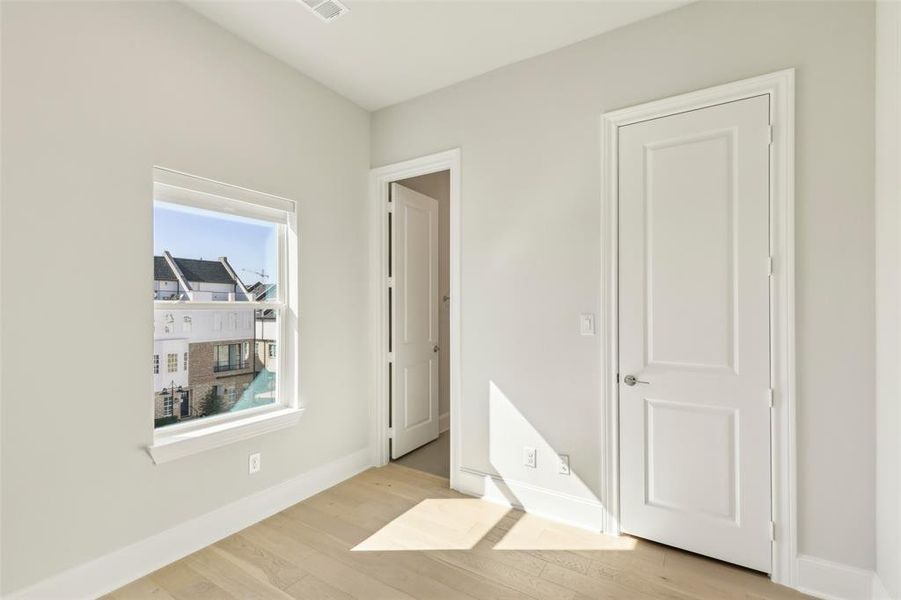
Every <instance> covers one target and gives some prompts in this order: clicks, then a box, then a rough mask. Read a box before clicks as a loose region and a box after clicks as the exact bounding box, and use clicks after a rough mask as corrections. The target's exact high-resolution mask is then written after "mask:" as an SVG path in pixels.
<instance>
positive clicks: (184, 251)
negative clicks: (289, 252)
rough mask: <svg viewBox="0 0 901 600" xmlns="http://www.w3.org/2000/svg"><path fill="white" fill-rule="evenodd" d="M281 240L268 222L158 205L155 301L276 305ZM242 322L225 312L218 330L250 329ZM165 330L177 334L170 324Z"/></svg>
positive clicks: (155, 215) (237, 315) (187, 327)
mask: <svg viewBox="0 0 901 600" xmlns="http://www.w3.org/2000/svg"><path fill="white" fill-rule="evenodd" d="M278 236H279V227H278V225H277V224H275V223H271V222H269V221H260V220H257V219H251V218H247V217H241V216H236V215H230V214H226V213H218V212H214V211H209V210H202V209H198V208H190V207H186V206H180V205H178V204H170V203H167V202H155V203H154V206H153V255H154V256H153V297H154V300H190V301H194V302H216V301H235V302H246V301H248V300H256V301H261V302H265V301H274V300H278V284H279V281H278V264H277V263H278ZM241 318H242V317H241V315H240V313H238V312H234V311H228V312H225V311H223V314H221V315H219V318H218V321H217V323H216V325H217V327H218V328H222V329H231V330H235V329H238V328H239V327H241V326H244V327H246V326H247V324H246V323H239V322H238V320H239V319H241ZM192 325H193V323H191V324H189V325H185V326H183V327H182V330H183V331H184V332H186V333H187V332H190V329H191V326H192ZM162 328H164V329H165V328H168V329H170V330H171V331H169V332H168V333H174V331H175V329H176V328H175V327H174V323H173V322H171V321H170V322H168V323H164V324H163V326H162Z"/></svg>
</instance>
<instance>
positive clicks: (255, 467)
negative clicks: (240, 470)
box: [247, 452, 262, 475]
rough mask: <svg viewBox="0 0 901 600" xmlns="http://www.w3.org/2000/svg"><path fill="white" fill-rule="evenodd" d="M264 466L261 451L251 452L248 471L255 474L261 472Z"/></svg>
mask: <svg viewBox="0 0 901 600" xmlns="http://www.w3.org/2000/svg"><path fill="white" fill-rule="evenodd" d="M261 467H262V463H261V461H260V453H259V452H256V453H254V454H251V455H250V457H249V458H248V459H247V472H248V473H250V474H251V475H253V474H254V473H259V472H260V468H261Z"/></svg>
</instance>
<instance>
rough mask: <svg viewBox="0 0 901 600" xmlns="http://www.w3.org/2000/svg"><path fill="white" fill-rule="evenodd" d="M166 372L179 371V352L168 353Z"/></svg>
mask: <svg viewBox="0 0 901 600" xmlns="http://www.w3.org/2000/svg"><path fill="white" fill-rule="evenodd" d="M166 373H178V352H168V353H166Z"/></svg>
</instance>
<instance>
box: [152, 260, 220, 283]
mask: <svg viewBox="0 0 901 600" xmlns="http://www.w3.org/2000/svg"><path fill="white" fill-rule="evenodd" d="M173 260H175V264H177V265H178V268H179V269H181V272H182V273H184V276H185V278H186V279H187V280H188V282H192V281H196V282H201V283H228V284H230V285H234V284H235V280H234V279H232V276H231V275H229V274H228V271H227V270H226V268H225V266H224V265H223V264H222V263H221V262H219V261H218V260H197V259H195V258H173ZM153 279H154V281H178V279H177V278H176V277H175V273H173V272H172V269H170V268H169V263H167V262H166V259H165V258H164V257H162V256H154V257H153Z"/></svg>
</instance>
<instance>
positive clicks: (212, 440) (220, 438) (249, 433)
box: [147, 407, 303, 465]
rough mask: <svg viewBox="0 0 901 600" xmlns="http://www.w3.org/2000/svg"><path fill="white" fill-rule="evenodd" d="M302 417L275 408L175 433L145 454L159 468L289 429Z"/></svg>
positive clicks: (298, 411)
mask: <svg viewBox="0 0 901 600" xmlns="http://www.w3.org/2000/svg"><path fill="white" fill-rule="evenodd" d="M302 414H303V409H302V408H284V407H281V408H278V407H277V408H275V409H274V410H268V411H265V412H262V413H259V414H254V415H252V416H249V417H246V418H243V419H239V420H235V421H227V422H225V423H217V424H215V425H210V426H207V427H202V428H200V429H191V430H188V431H179V432H177V433H175V434H173V435H167V436H165V437H163V438H157V439H155V440H154V442H153V444H151V445H150V446H148V448H147V452H149V453H150V457H151V458H153V462H154V464H157V465H159V464H162V463H165V462H169V461H170V460H175V459H177V458H182V457H184V456H189V455H191V454H196V453H198V452H203V451H205V450H211V449H213V448H218V447H220V446H225V445H227V444H231V443H233V442H238V441H240V440H246V439H247V438H251V437H255V436H257V435H262V434H264V433H271V432H273V431H278V430H279V429H285V428H286V427H291V426H293V425H296V424H297V423H298V422H300V417H301V415H302Z"/></svg>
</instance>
